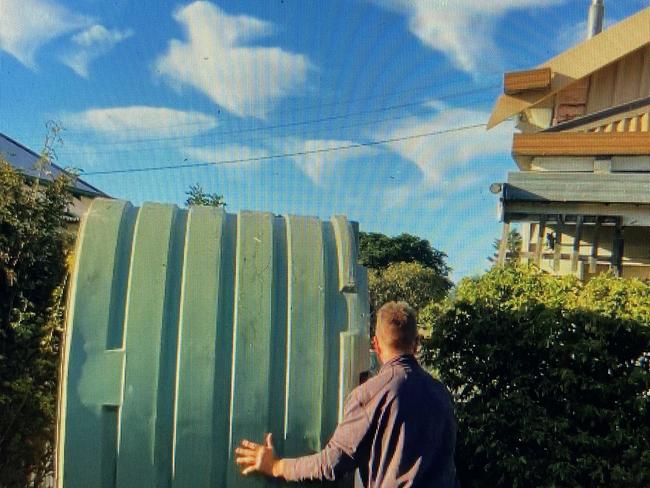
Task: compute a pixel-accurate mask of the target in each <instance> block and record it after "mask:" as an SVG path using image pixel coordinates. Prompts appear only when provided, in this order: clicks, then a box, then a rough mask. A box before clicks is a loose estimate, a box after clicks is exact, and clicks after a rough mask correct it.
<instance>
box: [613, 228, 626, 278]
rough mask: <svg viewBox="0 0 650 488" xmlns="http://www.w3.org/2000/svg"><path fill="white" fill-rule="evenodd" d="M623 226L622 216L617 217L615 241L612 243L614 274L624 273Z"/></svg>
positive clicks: (620, 274)
mask: <svg viewBox="0 0 650 488" xmlns="http://www.w3.org/2000/svg"><path fill="white" fill-rule="evenodd" d="M623 244H624V243H623V228H622V225H621V218H620V217H618V218H617V219H616V227H615V228H614V242H613V243H612V264H611V265H612V268H614V275H616V276H622V275H623Z"/></svg>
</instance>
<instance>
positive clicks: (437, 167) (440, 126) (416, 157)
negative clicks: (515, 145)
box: [386, 108, 513, 189]
mask: <svg viewBox="0 0 650 488" xmlns="http://www.w3.org/2000/svg"><path fill="white" fill-rule="evenodd" d="M489 117H490V114H489V113H488V112H483V111H479V110H472V109H467V108H446V109H443V110H440V111H439V112H437V113H435V114H432V115H431V116H428V117H427V116H422V117H413V118H410V119H406V120H405V121H402V122H401V123H400V124H399V126H398V127H396V128H393V129H392V130H390V131H389V132H388V134H386V138H387V139H397V138H402V137H407V136H410V135H412V134H426V133H430V132H443V131H448V130H450V129H456V128H461V127H465V126H471V125H476V124H484V123H486V122H487V120H488V119H489ZM512 132H513V127H512V125H511V124H501V125H499V126H498V127H496V128H495V129H492V130H491V131H489V132H488V131H486V130H485V128H484V127H478V128H474V129H467V130H459V131H456V132H448V133H442V134H440V135H435V136H432V137H421V138H417V139H409V140H404V141H397V142H391V143H389V144H388V146H389V147H390V148H391V149H392V150H393V151H394V152H396V153H397V154H399V155H400V156H402V157H403V158H404V159H407V160H409V161H411V162H413V163H414V164H415V165H416V166H417V167H418V168H419V170H420V172H421V173H422V186H423V187H425V188H427V189H433V188H435V187H439V186H440V185H441V184H443V176H444V175H445V174H446V173H447V172H448V171H449V170H451V169H456V168H459V167H463V166H466V165H467V164H468V163H470V162H471V161H474V160H475V159H477V158H480V157H481V156H483V157H485V156H489V155H494V154H507V153H509V152H510V144H511V142H512Z"/></svg>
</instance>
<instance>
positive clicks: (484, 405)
mask: <svg viewBox="0 0 650 488" xmlns="http://www.w3.org/2000/svg"><path fill="white" fill-rule="evenodd" d="M428 310H429V308H427V310H425V313H423V314H421V315H420V324H421V325H425V326H427V329H428V331H429V332H430V335H429V338H428V339H425V340H424V341H423V345H422V346H423V347H422V349H423V351H422V359H423V362H424V363H425V364H426V365H428V366H429V367H430V368H434V369H435V370H436V371H438V373H439V375H440V377H441V379H442V381H443V382H444V383H445V384H446V386H447V387H448V388H449V389H450V391H451V392H452V393H453V396H454V399H455V407H456V415H457V419H458V444H457V448H456V463H457V468H458V473H459V476H460V478H461V484H462V485H463V486H477V487H483V486H485V487H488V486H489V487H495V488H499V487H513V486H625V487H646V486H650V395H649V392H650V285H648V284H647V283H643V282H641V281H639V280H624V279H621V278H614V277H612V276H608V275H601V276H598V277H595V278H593V279H592V280H590V281H589V282H588V283H586V284H583V283H581V282H580V281H579V280H578V279H577V278H575V277H573V276H565V277H557V276H552V275H549V274H546V273H544V272H542V271H540V270H538V269H536V268H535V267H533V266H531V267H526V266H520V265H512V266H506V267H498V268H493V269H492V270H491V271H489V272H488V273H486V274H485V275H483V276H481V277H478V278H474V279H466V280H463V281H462V282H461V283H460V284H459V286H458V287H457V290H456V296H455V299H454V300H453V301H452V300H447V301H446V302H445V303H444V304H443V306H441V307H439V308H438V309H436V310H432V312H433V313H430V314H429V313H427V312H428ZM427 320H428V323H426V322H425V321H427Z"/></svg>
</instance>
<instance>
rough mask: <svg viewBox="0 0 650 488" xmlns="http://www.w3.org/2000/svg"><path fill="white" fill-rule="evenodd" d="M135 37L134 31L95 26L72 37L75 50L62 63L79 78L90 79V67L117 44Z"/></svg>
mask: <svg viewBox="0 0 650 488" xmlns="http://www.w3.org/2000/svg"><path fill="white" fill-rule="evenodd" d="M132 35H133V31H132V30H124V31H120V30H117V29H113V30H108V29H107V28H106V27H104V26H103V25H100V24H94V25H92V26H91V27H89V28H88V29H86V30H84V31H82V32H79V33H78V34H75V35H74V36H72V42H73V43H74V44H75V45H76V46H75V48H74V49H73V50H71V51H69V52H68V53H66V54H64V55H63V56H62V57H61V61H63V63H64V64H66V65H68V66H69V67H70V68H72V69H73V70H74V72H75V73H77V74H78V75H79V76H83V77H84V78H88V65H89V64H90V63H91V62H92V61H93V60H95V59H97V58H98V57H100V56H103V55H104V54H106V53H107V52H109V51H110V50H111V49H113V47H115V45H116V44H118V43H120V42H122V41H124V40H125V39H128V38H129V37H131V36H132Z"/></svg>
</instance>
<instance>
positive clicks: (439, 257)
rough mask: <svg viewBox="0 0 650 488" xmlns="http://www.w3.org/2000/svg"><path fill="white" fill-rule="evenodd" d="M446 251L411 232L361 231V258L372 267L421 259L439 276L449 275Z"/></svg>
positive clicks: (376, 267) (365, 264)
mask: <svg viewBox="0 0 650 488" xmlns="http://www.w3.org/2000/svg"><path fill="white" fill-rule="evenodd" d="M446 258H447V255H446V254H445V253H444V252H442V251H439V250H437V249H435V248H433V247H432V246H431V244H430V243H429V241H427V240H426V239H421V238H420V237H417V236H414V235H411V234H400V235H398V236H395V237H389V236H387V235H384V234H379V233H375V232H370V233H367V232H360V233H359V260H360V261H361V264H363V265H364V266H367V267H368V268H373V269H384V268H386V267H387V266H388V265H390V264H392V263H413V262H414V263H420V264H421V265H422V266H424V267H426V268H430V269H432V270H434V271H435V272H436V274H438V275H439V276H442V277H447V276H449V272H450V271H451V268H450V267H449V266H448V265H447V262H446Z"/></svg>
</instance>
